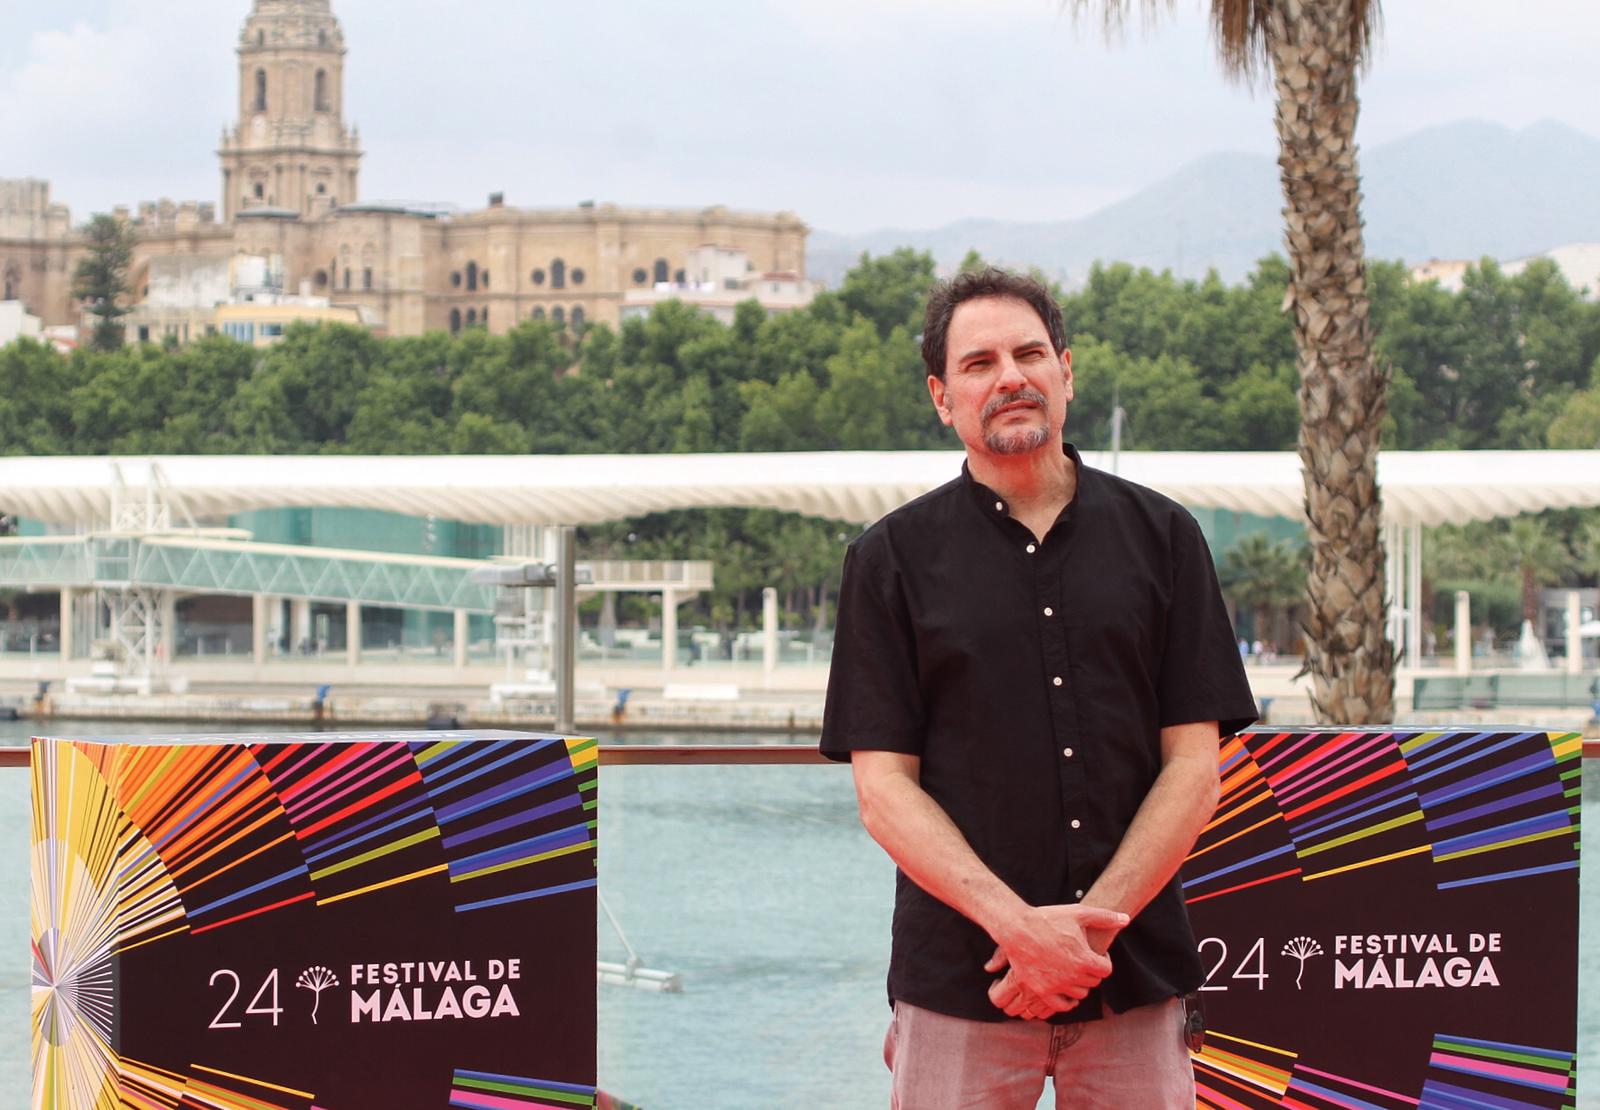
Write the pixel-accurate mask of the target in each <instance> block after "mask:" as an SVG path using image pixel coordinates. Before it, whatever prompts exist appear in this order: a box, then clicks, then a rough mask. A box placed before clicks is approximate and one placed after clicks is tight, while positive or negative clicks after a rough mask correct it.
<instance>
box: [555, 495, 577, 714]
mask: <svg viewBox="0 0 1600 1110" xmlns="http://www.w3.org/2000/svg"><path fill="white" fill-rule="evenodd" d="M559 546H560V552H559V554H558V555H557V559H558V560H559V566H558V569H557V572H556V622H557V623H556V637H555V640H556V642H555V649H556V660H555V663H556V666H555V672H556V673H555V680H556V731H557V732H559V733H563V734H565V735H568V736H570V735H572V733H574V732H576V731H577V721H576V717H577V714H576V712H575V709H574V703H575V701H576V697H575V694H576V689H575V688H576V684H577V672H578V530H577V529H576V528H573V527H571V526H570V525H563V526H562V528H561V531H560V544H559Z"/></svg>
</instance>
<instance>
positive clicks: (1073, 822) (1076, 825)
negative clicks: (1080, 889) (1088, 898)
mask: <svg viewBox="0 0 1600 1110" xmlns="http://www.w3.org/2000/svg"><path fill="white" fill-rule="evenodd" d="M1080 824H1082V822H1081V821H1079V820H1078V819H1077V818H1076V817H1074V818H1073V819H1072V827H1073V828H1077V827H1078V826H1079V825H1080ZM1079 897H1080V898H1081V897H1083V896H1082V895H1081V894H1080V895H1079Z"/></svg>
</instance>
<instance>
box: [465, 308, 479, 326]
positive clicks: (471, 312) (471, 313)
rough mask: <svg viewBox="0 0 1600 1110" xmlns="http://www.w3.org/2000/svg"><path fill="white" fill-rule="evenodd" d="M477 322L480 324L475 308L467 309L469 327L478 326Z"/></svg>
mask: <svg viewBox="0 0 1600 1110" xmlns="http://www.w3.org/2000/svg"><path fill="white" fill-rule="evenodd" d="M477 322H478V310H477V309H475V308H469V309H467V327H469V328H470V327H472V325H474V324H476V323H477Z"/></svg>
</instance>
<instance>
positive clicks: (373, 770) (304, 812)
mask: <svg viewBox="0 0 1600 1110" xmlns="http://www.w3.org/2000/svg"><path fill="white" fill-rule="evenodd" d="M397 746H398V747H399V748H400V750H399V751H397V752H395V753H394V758H393V759H386V760H383V761H381V762H378V763H375V764H374V765H372V766H370V767H357V768H355V769H354V770H352V771H350V772H347V774H360V777H359V778H358V779H356V780H355V781H354V782H352V783H350V785H348V786H346V787H345V788H344V789H343V790H341V791H339V792H338V793H337V794H330V795H329V796H328V797H326V798H320V799H318V800H317V801H315V802H312V801H310V799H307V800H306V804H305V805H304V806H303V807H301V806H296V807H295V811H294V813H293V814H292V816H293V817H294V820H295V823H296V824H299V823H300V822H302V821H304V820H305V819H306V818H308V817H310V816H311V815H312V814H314V813H318V812H321V811H322V810H325V809H327V808H328V807H329V806H331V805H332V804H333V803H334V802H337V801H338V800H339V799H340V798H343V797H344V796H345V795H347V794H349V793H350V792H351V791H354V790H360V789H361V788H362V787H363V786H366V785H367V784H369V783H371V782H372V781H373V780H374V779H379V778H382V777H383V776H384V775H386V774H388V773H389V772H390V771H393V770H394V769H395V768H396V767H404V766H409V765H410V763H411V753H410V752H409V751H408V750H406V748H405V746H404V745H397ZM362 772H365V773H362ZM345 777H346V775H341V776H340V779H341V781H342V780H343V779H344V778H345ZM330 785H333V784H330Z"/></svg>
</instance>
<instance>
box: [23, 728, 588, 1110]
mask: <svg viewBox="0 0 1600 1110" xmlns="http://www.w3.org/2000/svg"><path fill="white" fill-rule="evenodd" d="M597 757H598V749H597V747H596V745H595V742H594V741H593V740H587V739H575V738H567V737H558V736H539V735H527V734H519V733H508V732H480V733H474V732H448V733H420V732H409V733H390V734H372V733H351V734H334V733H317V734H311V735H303V736H281V735H280V736H233V737H220V736H219V737H205V738H191V737H172V738H167V739H149V740H136V741H95V740H78V739H39V740H35V741H34V744H33V798H34V809H33V829H32V860H31V866H32V891H33V911H32V912H33V1076H34V1087H33V1106H34V1107H35V1110H123V1108H138V1110H179V1108H180V1107H181V1108H199V1107H205V1108H207V1110H374V1108H378V1107H382V1108H384V1110H444V1108H446V1107H465V1108H470V1110H534V1108H542V1107H550V1106H560V1107H584V1106H591V1107H592V1106H595V1105H596V1102H597V1093H596V1090H595V1066H596V1065H595V1026H596V1013H595V910H596V906H595V896H596V889H595V852H596V817H597V809H596V777H597V776H596V769H597V765H598V758H597Z"/></svg>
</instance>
